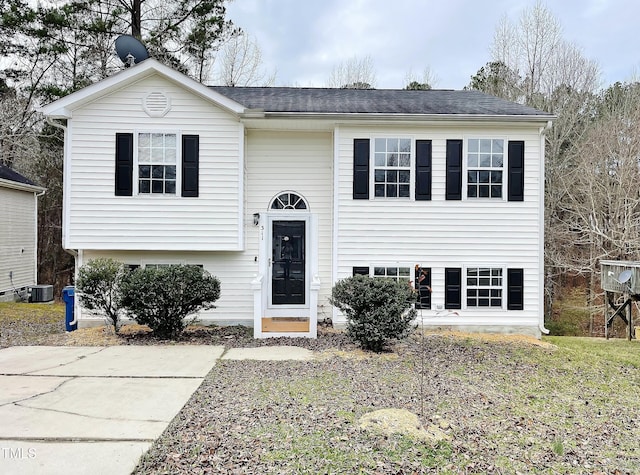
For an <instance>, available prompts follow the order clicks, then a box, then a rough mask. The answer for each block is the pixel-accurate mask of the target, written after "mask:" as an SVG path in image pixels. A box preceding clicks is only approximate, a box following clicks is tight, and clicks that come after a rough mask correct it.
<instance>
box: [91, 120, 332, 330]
mask: <svg viewBox="0 0 640 475" xmlns="http://www.w3.org/2000/svg"><path fill="white" fill-rule="evenodd" d="M331 152H332V137H331V134H329V133H306V132H292V133H287V132H252V131H248V132H247V147H246V166H247V172H246V174H247V177H246V193H247V198H246V207H245V217H244V232H245V236H246V248H245V251H244V252H117V251H116V252H108V251H102V252H94V251H84V252H82V258H81V261H80V262H79V264H80V265H81V262H87V261H88V260H90V259H93V258H96V257H101V256H106V257H114V258H116V259H118V260H120V261H122V262H125V263H127V264H129V265H140V266H145V265H153V264H156V265H157V264H195V265H203V267H204V269H205V270H207V271H209V272H210V273H211V274H212V275H215V276H216V277H218V278H219V279H220V285H221V288H220V299H219V300H218V301H217V302H216V308H215V309H212V310H208V311H206V312H203V313H202V314H201V316H200V317H201V318H202V319H203V320H205V321H208V322H217V323H243V324H245V325H249V324H252V323H253V291H252V289H251V281H252V280H253V279H254V278H255V276H257V275H258V274H259V273H260V272H261V271H262V270H261V269H260V268H259V263H258V259H257V258H258V255H259V246H260V239H263V238H266V236H265V233H267V232H268V231H267V230H266V227H265V229H262V227H261V226H256V225H254V224H253V213H265V212H267V211H268V210H269V205H270V203H271V201H272V199H273V198H274V197H275V196H276V195H278V194H279V193H280V192H282V191H285V190H290V191H292V192H295V193H297V194H299V195H301V196H303V197H304V198H305V200H306V201H307V202H308V204H309V209H308V210H302V211H301V210H295V211H291V213H292V216H295V215H296V213H300V212H302V213H305V212H307V211H309V212H311V213H313V214H314V215H316V216H317V220H318V233H319V256H318V271H319V272H318V274H319V278H320V280H321V282H322V284H321V285H322V286H321V289H320V295H319V298H318V305H319V308H318V319H319V320H322V319H324V318H329V317H330V316H331V308H332V307H331V305H330V304H329V302H328V298H329V295H330V292H331V249H332V246H331V235H332V203H333V200H332V196H331V193H330V191H328V190H331V186H332V166H331V160H332V153H331ZM265 278H266V277H265ZM265 285H266V281H265ZM87 316H89V315H88V314H87V313H86V312H83V317H85V318H86V317H87Z"/></svg>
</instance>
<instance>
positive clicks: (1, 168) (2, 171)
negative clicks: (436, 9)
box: [0, 163, 38, 186]
mask: <svg viewBox="0 0 640 475" xmlns="http://www.w3.org/2000/svg"><path fill="white" fill-rule="evenodd" d="M0 178H2V179H4V180H9V181H15V182H16V183H22V184H23V185H32V186H38V185H36V184H35V183H34V182H32V181H31V180H29V179H28V178H27V177H25V176H22V175H20V173H18V172H17V171H15V170H12V169H11V168H9V167H7V166H5V165H2V164H1V163H0Z"/></svg>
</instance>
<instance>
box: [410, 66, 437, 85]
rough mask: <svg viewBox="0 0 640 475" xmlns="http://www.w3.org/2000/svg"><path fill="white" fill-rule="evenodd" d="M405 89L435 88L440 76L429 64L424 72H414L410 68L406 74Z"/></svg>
mask: <svg viewBox="0 0 640 475" xmlns="http://www.w3.org/2000/svg"><path fill="white" fill-rule="evenodd" d="M404 83H405V84H406V86H405V89H420V90H425V89H433V88H434V87H435V86H436V85H437V83H438V77H437V76H436V75H435V74H434V72H433V71H432V70H431V68H430V67H429V66H427V67H426V68H424V70H423V71H422V74H421V75H420V74H414V73H413V71H412V70H411V69H410V70H409V71H408V72H407V74H405V76H404Z"/></svg>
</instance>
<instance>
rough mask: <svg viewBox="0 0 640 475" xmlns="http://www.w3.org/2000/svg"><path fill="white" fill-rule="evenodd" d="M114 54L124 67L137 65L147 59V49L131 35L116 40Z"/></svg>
mask: <svg viewBox="0 0 640 475" xmlns="http://www.w3.org/2000/svg"><path fill="white" fill-rule="evenodd" d="M116 53H118V57H119V58H120V60H121V61H122V62H123V63H124V64H125V66H126V67H129V66H133V65H134V64H138V63H139V62H140V61H144V60H145V59H147V58H148V57H149V52H148V51H147V48H146V47H145V46H144V45H143V44H142V43H141V42H140V41H139V40H138V39H137V38H135V37H133V36H131V35H120V36H118V37H117V38H116Z"/></svg>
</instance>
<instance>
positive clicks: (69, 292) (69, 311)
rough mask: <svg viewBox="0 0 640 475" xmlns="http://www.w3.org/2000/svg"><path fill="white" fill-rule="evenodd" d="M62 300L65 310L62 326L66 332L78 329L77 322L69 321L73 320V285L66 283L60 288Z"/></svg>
mask: <svg viewBox="0 0 640 475" xmlns="http://www.w3.org/2000/svg"><path fill="white" fill-rule="evenodd" d="M62 300H63V301H64V303H65V304H66V312H65V319H64V326H65V329H66V330H67V331H68V332H72V331H73V330H77V329H78V323H77V322H76V323H74V324H73V325H72V324H71V322H73V320H74V301H75V287H74V286H73V285H67V286H66V287H65V288H64V289H62Z"/></svg>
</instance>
